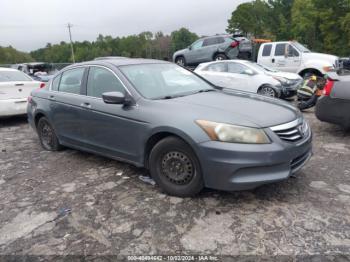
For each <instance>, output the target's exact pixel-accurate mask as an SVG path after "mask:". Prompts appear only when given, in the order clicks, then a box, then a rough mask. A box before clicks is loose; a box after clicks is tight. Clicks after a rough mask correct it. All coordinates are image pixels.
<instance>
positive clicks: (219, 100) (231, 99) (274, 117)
mask: <svg viewBox="0 0 350 262" xmlns="http://www.w3.org/2000/svg"><path fill="white" fill-rule="evenodd" d="M163 102H165V103H171V104H172V105H173V107H174V108H181V111H182V112H186V114H189V115H191V117H193V118H195V119H194V120H198V119H202V120H209V121H215V122H223V123H229V124H236V125H242V126H249V127H258V128H265V127H271V126H276V125H280V124H284V123H288V122H291V121H293V120H295V119H297V118H298V117H300V111H299V110H297V109H296V108H294V107H293V106H291V105H289V104H288V103H286V102H284V101H282V100H278V99H274V98H268V97H264V96H260V95H255V94H251V93H246V92H237V91H225V92H222V91H217V92H206V93H199V94H194V95H189V96H184V97H178V98H174V99H170V100H163ZM177 112H178V111H177Z"/></svg>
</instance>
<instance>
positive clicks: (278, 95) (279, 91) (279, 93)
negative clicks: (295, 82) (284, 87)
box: [257, 83, 281, 97]
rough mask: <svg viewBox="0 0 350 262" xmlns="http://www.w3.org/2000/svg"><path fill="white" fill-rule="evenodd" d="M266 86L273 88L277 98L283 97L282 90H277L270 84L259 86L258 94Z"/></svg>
mask: <svg viewBox="0 0 350 262" xmlns="http://www.w3.org/2000/svg"><path fill="white" fill-rule="evenodd" d="M264 86H269V87H271V88H272V89H273V90H275V92H276V94H277V96H276V97H280V96H281V90H280V89H279V88H277V87H276V86H274V85H271V84H269V83H264V84H262V85H260V86H259V88H258V90H257V93H258V92H259V90H260V89H262V88H263V87H264Z"/></svg>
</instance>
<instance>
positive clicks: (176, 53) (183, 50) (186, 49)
mask: <svg viewBox="0 0 350 262" xmlns="http://www.w3.org/2000/svg"><path fill="white" fill-rule="evenodd" d="M186 52H188V48H184V49H181V50H178V51H176V52H175V53H174V56H175V55H179V54H183V53H186Z"/></svg>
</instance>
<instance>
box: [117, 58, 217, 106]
mask: <svg viewBox="0 0 350 262" xmlns="http://www.w3.org/2000/svg"><path fill="white" fill-rule="evenodd" d="M120 70H121V71H122V72H123V73H124V74H125V76H126V77H127V78H128V79H129V81H130V82H131V83H132V84H133V86H134V87H135V88H136V90H137V91H138V92H139V93H140V94H141V95H142V96H144V97H145V98H149V99H161V98H173V97H178V96H185V95H190V94H193V93H197V92H201V91H211V90H215V89H214V88H213V87H212V86H211V85H210V84H208V83H207V82H205V81H204V80H202V79H201V78H199V77H198V76H196V75H195V74H193V73H192V72H189V71H188V70H186V69H184V68H182V67H180V66H178V65H175V64H141V65H128V66H121V67H120Z"/></svg>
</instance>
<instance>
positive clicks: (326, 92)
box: [323, 79, 334, 96]
mask: <svg viewBox="0 0 350 262" xmlns="http://www.w3.org/2000/svg"><path fill="white" fill-rule="evenodd" d="M333 86H334V81H333V80H332V79H327V83H326V85H325V86H324V88H323V95H325V96H329V95H330V94H331V92H332V88H333Z"/></svg>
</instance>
